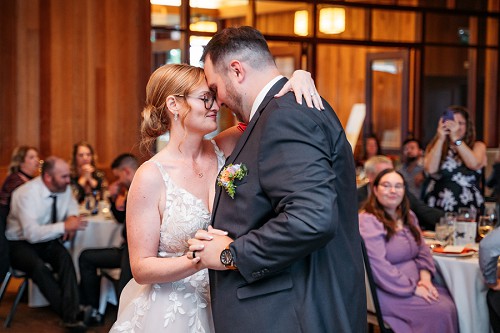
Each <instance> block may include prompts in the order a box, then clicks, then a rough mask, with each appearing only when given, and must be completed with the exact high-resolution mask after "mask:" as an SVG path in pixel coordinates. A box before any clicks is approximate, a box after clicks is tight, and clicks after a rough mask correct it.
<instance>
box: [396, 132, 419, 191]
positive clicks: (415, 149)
mask: <svg viewBox="0 0 500 333" xmlns="http://www.w3.org/2000/svg"><path fill="white" fill-rule="evenodd" d="M422 155H423V154H422V146H421V144H420V141H419V140H418V139H416V138H408V139H406V140H405V141H404V142H403V151H402V158H401V161H402V162H403V163H402V164H401V167H400V168H399V172H401V174H402V175H403V177H404V179H405V181H406V184H407V185H408V188H407V190H408V191H409V192H411V193H412V194H413V195H414V196H415V197H417V198H419V199H420V198H421V196H422V184H423V182H424V179H425V175H424V161H423V158H422Z"/></svg>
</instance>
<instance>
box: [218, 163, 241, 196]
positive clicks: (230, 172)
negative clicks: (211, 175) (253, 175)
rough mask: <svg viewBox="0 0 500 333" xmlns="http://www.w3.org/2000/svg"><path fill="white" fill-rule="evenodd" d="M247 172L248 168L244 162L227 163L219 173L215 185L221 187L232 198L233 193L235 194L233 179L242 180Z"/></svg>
mask: <svg viewBox="0 0 500 333" xmlns="http://www.w3.org/2000/svg"><path fill="white" fill-rule="evenodd" d="M247 174H248V169H247V167H246V166H245V164H243V163H239V164H229V165H228V166H226V167H225V168H224V169H222V171H221V172H220V173H219V177H217V185H219V186H221V187H223V188H224V189H225V190H226V192H227V194H229V196H230V197H231V199H234V195H235V194H236V185H234V181H235V180H236V179H238V180H242V179H243V177H245V176H246V175H247Z"/></svg>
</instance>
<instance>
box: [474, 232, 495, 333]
mask: <svg viewBox="0 0 500 333" xmlns="http://www.w3.org/2000/svg"><path fill="white" fill-rule="evenodd" d="M499 256H500V229H499V228H496V229H493V230H492V231H490V232H489V233H488V234H487V235H486V236H485V237H484V238H483V239H482V240H481V242H479V267H480V268H481V273H482V274H483V278H484V281H485V282H486V284H487V285H488V288H489V290H488V293H487V296H486V300H487V303H488V312H489V314H490V325H491V328H492V329H493V332H494V333H500V278H499V276H500V275H499V273H500V271H499V270H498V257H499Z"/></svg>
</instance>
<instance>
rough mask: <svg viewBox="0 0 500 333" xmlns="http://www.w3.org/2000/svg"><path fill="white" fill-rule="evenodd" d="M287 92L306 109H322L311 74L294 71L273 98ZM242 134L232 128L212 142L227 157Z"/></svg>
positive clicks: (218, 135)
mask: <svg viewBox="0 0 500 333" xmlns="http://www.w3.org/2000/svg"><path fill="white" fill-rule="evenodd" d="M288 91H293V93H294V94H295V99H296V100H297V103H298V104H302V98H304V100H305V101H306V104H307V106H308V107H310V108H312V107H313V106H314V107H315V108H316V109H318V110H321V109H324V106H323V102H322V101H321V97H320V95H319V93H318V90H317V89H316V86H315V85H314V80H313V79H312V78H311V73H309V72H306V71H303V70H296V71H295V72H293V75H292V77H291V78H290V80H288V82H287V83H286V84H285V85H284V86H283V88H282V89H281V90H280V92H279V93H278V94H276V95H275V97H281V96H283V95H284V94H286V93H287V92H288ZM242 133H243V131H242V129H241V128H238V126H232V127H230V128H228V129H226V130H224V131H222V132H221V133H219V134H217V136H215V137H214V140H215V142H216V143H217V146H218V147H219V148H220V149H221V150H222V151H223V152H224V155H225V156H229V155H231V153H232V152H233V149H234V146H236V142H238V139H239V138H240V136H241V134H242Z"/></svg>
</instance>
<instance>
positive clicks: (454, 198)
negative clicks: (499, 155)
mask: <svg viewBox="0 0 500 333" xmlns="http://www.w3.org/2000/svg"><path fill="white" fill-rule="evenodd" d="M448 110H449V111H450V112H451V113H452V115H453V118H452V119H447V118H446V117H442V118H441V119H439V124H438V128H437V132H436V135H435V136H434V139H432V141H431V142H430V143H429V145H428V146H427V149H426V152H425V158H424V169H425V172H426V173H427V174H428V175H429V176H430V178H431V180H430V182H429V185H428V186H427V189H426V191H425V195H424V200H425V202H426V203H427V204H428V205H429V206H430V207H436V208H439V209H442V210H444V211H447V212H457V211H458V209H459V208H461V207H467V208H472V209H474V210H476V211H477V212H478V213H480V212H482V211H483V210H484V198H483V196H482V195H481V190H480V188H479V183H480V180H481V174H482V168H483V167H485V166H486V162H487V158H486V145H485V144H484V143H483V142H481V141H477V140H476V133H475V129H474V123H473V122H472V119H471V117H470V115H469V113H468V112H467V109H466V108H464V107H461V106H450V107H449V108H448ZM450 118H451V117H450Z"/></svg>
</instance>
